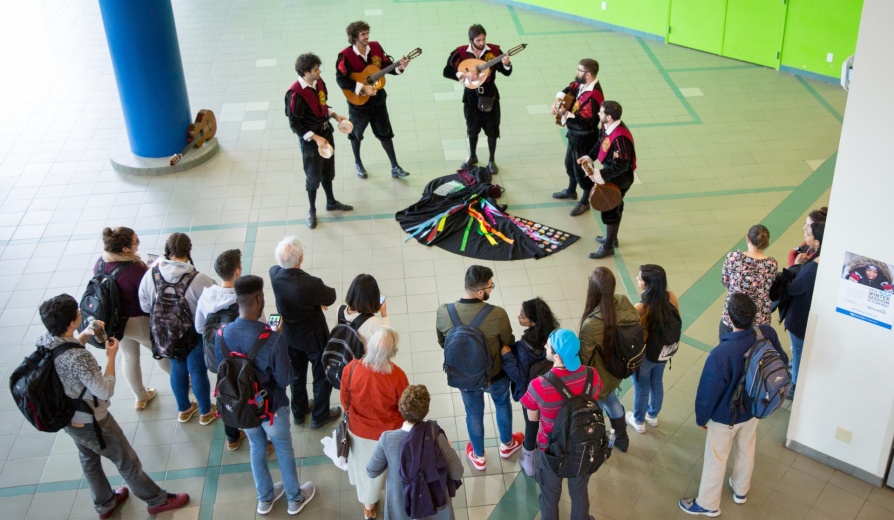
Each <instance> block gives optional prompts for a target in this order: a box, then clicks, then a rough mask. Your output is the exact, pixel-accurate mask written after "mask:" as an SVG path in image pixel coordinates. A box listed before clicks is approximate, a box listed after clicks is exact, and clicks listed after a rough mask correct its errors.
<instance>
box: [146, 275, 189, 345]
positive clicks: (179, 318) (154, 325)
mask: <svg viewBox="0 0 894 520" xmlns="http://www.w3.org/2000/svg"><path fill="white" fill-rule="evenodd" d="M198 274H199V272H198V271H196V270H195V269H193V270H192V271H190V272H188V273H186V274H184V275H183V276H181V277H180V280H179V281H178V282H177V283H170V282H168V281H166V280H165V279H164V277H163V276H162V275H161V271H159V269H158V266H156V267H153V268H152V279H153V281H154V282H155V292H156V295H155V303H154V304H153V305H152V313H151V314H150V317H149V318H150V319H149V332H150V335H151V338H152V356H153V357H155V359H161V358H174V359H179V360H181V361H182V360H184V359H186V356H188V355H189V352H190V351H191V350H192V349H193V348H194V347H195V346H196V343H198V342H199V333H198V332H196V327H195V323H194V322H193V316H192V312H191V311H190V309H189V303H188V302H187V301H186V290H187V289H189V284H191V283H192V281H193V279H194V278H195V277H196V275H198Z"/></svg>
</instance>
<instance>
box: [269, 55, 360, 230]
mask: <svg viewBox="0 0 894 520" xmlns="http://www.w3.org/2000/svg"><path fill="white" fill-rule="evenodd" d="M321 63H322V62H321V61H320V58H318V57H317V55H316V54H310V53H308V54H302V55H301V56H298V59H297V60H295V72H297V73H298V81H296V82H295V83H293V84H292V86H291V87H289V90H288V91H286V100H285V101H286V115H287V116H288V117H289V126H290V127H291V128H292V132H294V133H295V134H297V135H298V141H299V142H300V143H301V157H302V159H303V160H304V175H305V176H306V177H307V180H306V182H305V187H306V189H307V200H308V202H310V210H309V211H308V212H307V227H309V228H311V229H313V228H315V227H317V190H318V189H319V187H320V184H322V185H323V191H324V192H326V211H350V210H352V209H354V208H353V207H352V206H348V205H347V204H342V203H341V202H339V201H337V200H335V194H333V193H332V180H333V179H335V144H334V142H333V140H332V125H330V124H329V118H332V119H335V120H336V121H338V122H339V123H340V122H342V121H345V120H347V118H346V117H345V116H340V115H338V114H336V113H335V111H334V110H332V108H330V107H329V105H327V104H326V101H327V99H328V95H329V93H328V91H327V90H326V84H325V83H323V80H322V79H321V78H320V75H321V72H320V64H321ZM325 146H330V147H332V151H333V155H332V156H331V157H329V158H328V159H326V158H324V157H323V156H321V155H320V152H319V148H322V147H325Z"/></svg>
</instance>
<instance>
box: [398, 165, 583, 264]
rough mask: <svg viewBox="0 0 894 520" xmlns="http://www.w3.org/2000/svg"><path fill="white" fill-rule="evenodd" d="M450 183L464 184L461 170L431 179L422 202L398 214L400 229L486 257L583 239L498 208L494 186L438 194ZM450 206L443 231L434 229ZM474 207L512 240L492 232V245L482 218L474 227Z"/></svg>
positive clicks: (543, 250) (520, 255)
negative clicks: (493, 192) (437, 191)
mask: <svg viewBox="0 0 894 520" xmlns="http://www.w3.org/2000/svg"><path fill="white" fill-rule="evenodd" d="M451 181H455V182H457V183H459V184H462V185H465V183H464V182H463V178H462V177H461V176H460V175H459V174H453V175H446V176H444V177H438V178H436V179H434V180H432V181H431V182H429V183H428V185H427V186H426V187H425V191H424V192H423V194H422V198H421V199H419V201H418V202H416V203H415V204H413V205H412V206H410V207H408V208H406V209H404V210H401V211H398V212H397V214H396V215H395V219H396V220H397V222H398V223H399V224H400V226H401V228H402V229H403V230H404V231H406V232H407V233H410V234H412V235H414V237H415V238H416V239H417V240H418V241H419V242H420V243H422V244H425V245H431V246H438V247H440V248H442V249H446V250H447V251H450V252H452V253H456V254H458V255H463V256H468V257H471V258H479V259H482V260H523V259H526V258H543V257H544V256H547V255H550V254H554V253H556V252H558V251H561V250H562V249H564V248H565V247H567V246H569V245H571V244H573V243H574V242H575V241H576V240H577V239H578V238H580V237H578V236H576V235H572V234H570V233H566V232H564V231H560V230H558V229H554V228H551V227H549V226H544V225H542V224H538V223H536V222H533V221H530V220H527V219H524V218H520V217H515V216H513V215H508V214H506V213H503V212H501V211H499V210H498V209H497V208H496V202H495V201H494V199H492V198H490V197H489V191H490V190H491V184H484V183H481V184H474V185H472V186H465V187H464V188H462V189H461V190H459V191H455V192H453V193H449V194H447V195H444V196H442V195H438V194H437V193H435V191H436V190H437V189H438V188H439V187H440V186H441V185H443V184H446V183H449V182H451ZM485 201H486V202H485ZM451 209H452V210H453V213H451V214H449V215H447V218H446V219H445V220H444V221H443V229H442V230H440V231H436V232H435V233H433V230H436V228H437V226H438V224H439V222H440V219H439V218H438V217H439V216H443V215H444V214H445V212H448V211H450V210H451ZM470 209H471V210H472V211H475V212H477V213H478V214H480V215H481V216H483V217H484V219H485V220H486V222H487V223H488V224H489V225H490V226H492V228H493V230H494V231H496V232H499V233H501V234H502V235H503V236H504V237H506V238H507V239H509V240H511V241H512V243H508V242H506V241H505V240H503V239H502V238H500V237H499V236H496V233H492V234H489V235H490V237H491V238H492V239H493V240H494V241H495V244H493V243H491V241H490V240H488V238H487V235H488V234H485V233H482V232H481V231H480V225H479V223H478V221H473V223H472V225H471V226H469V223H470V213H469V210H470ZM426 223H427V224H426ZM420 225H422V227H419V226H420ZM467 230H468V231H467ZM463 242H465V245H463Z"/></svg>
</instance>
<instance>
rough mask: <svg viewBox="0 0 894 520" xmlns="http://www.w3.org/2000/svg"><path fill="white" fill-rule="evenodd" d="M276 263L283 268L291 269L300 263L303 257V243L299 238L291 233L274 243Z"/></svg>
mask: <svg viewBox="0 0 894 520" xmlns="http://www.w3.org/2000/svg"><path fill="white" fill-rule="evenodd" d="M274 257H275V258H276V263H277V264H279V266H280V267H282V268H283V269H292V268H293V267H296V266H298V265H300V264H301V261H302V260H303V259H304V243H302V242H301V239H300V238H298V237H296V236H294V235H292V236H288V237H286V238H284V239H282V240H280V242H279V244H276V251H275V252H274Z"/></svg>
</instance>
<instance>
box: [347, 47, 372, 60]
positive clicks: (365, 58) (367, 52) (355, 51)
mask: <svg viewBox="0 0 894 520" xmlns="http://www.w3.org/2000/svg"><path fill="white" fill-rule="evenodd" d="M351 48H352V49H354V53H355V54H357V56H362V57H363V61H367V58H369V45H367V46H366V54H361V53H360V50H359V49H358V48H357V44H356V43H355V44H354V45H352V46H351Z"/></svg>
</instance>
